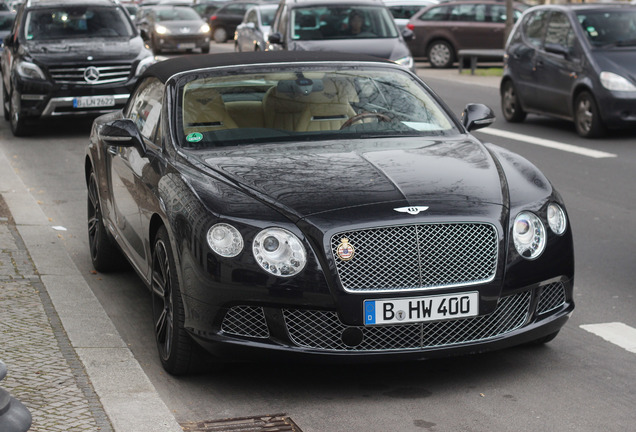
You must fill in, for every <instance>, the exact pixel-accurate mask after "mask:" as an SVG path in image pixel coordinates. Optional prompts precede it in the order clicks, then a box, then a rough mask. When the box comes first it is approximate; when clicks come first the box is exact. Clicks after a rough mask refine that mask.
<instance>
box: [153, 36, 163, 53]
mask: <svg viewBox="0 0 636 432" xmlns="http://www.w3.org/2000/svg"><path fill="white" fill-rule="evenodd" d="M150 47H151V48H152V53H153V54H154V55H159V54H161V52H162V51H161V48H159V43H158V42H157V41H156V40H155V38H154V36H153V37H152V38H151V39H150Z"/></svg>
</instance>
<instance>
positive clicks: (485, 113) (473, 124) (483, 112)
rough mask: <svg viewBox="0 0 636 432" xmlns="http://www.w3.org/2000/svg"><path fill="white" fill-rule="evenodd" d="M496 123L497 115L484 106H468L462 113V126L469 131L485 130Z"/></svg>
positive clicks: (472, 104)
mask: <svg viewBox="0 0 636 432" xmlns="http://www.w3.org/2000/svg"><path fill="white" fill-rule="evenodd" d="M494 122H495V113H494V112H493V111H492V110H491V109H490V108H488V107H487V106H486V105H483V104H474V103H471V104H468V105H466V108H464V112H462V124H463V125H464V127H465V128H466V130H467V131H469V132H470V131H474V130H477V129H481V128H485V127H487V126H490V125H491V124H493V123H494Z"/></svg>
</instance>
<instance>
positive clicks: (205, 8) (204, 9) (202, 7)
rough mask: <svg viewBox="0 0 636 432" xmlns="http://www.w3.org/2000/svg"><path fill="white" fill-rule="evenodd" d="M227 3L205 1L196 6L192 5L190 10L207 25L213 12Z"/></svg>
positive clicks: (225, 1) (224, 1) (213, 0)
mask: <svg viewBox="0 0 636 432" xmlns="http://www.w3.org/2000/svg"><path fill="white" fill-rule="evenodd" d="M227 2H228V0H219V1H216V0H207V1H203V2H197V3H196V4H194V5H192V9H194V10H195V11H196V13H198V14H199V16H200V17H201V18H203V19H204V20H205V22H207V23H208V24H209V23H210V17H211V16H212V15H214V12H216V11H217V10H218V9H219V8H220V7H221V6H223V5H224V4H226V3H227Z"/></svg>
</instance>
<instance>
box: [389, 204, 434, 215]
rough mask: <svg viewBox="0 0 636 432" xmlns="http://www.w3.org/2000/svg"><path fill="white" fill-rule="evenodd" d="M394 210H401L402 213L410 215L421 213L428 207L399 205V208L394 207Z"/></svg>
mask: <svg viewBox="0 0 636 432" xmlns="http://www.w3.org/2000/svg"><path fill="white" fill-rule="evenodd" d="M393 210H395V211H397V212H400V213H408V214H410V215H416V214H419V213H420V212H423V211H426V210H428V207H426V206H409V207H398V208H394V209H393Z"/></svg>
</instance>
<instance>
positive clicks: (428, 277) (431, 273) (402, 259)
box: [331, 223, 499, 292]
mask: <svg viewBox="0 0 636 432" xmlns="http://www.w3.org/2000/svg"><path fill="white" fill-rule="evenodd" d="M343 239H347V240H348V242H349V244H350V245H351V246H353V248H354V256H353V258H352V259H350V260H348V261H344V260H341V259H340V258H339V257H338V254H337V251H338V246H339V245H340V244H341V243H342V240H343ZM331 252H332V256H333V259H334V261H335V263H336V269H337V271H338V276H339V278H340V283H341V284H342V287H343V288H344V290H345V291H348V292H391V291H404V290H423V289H432V288H444V287H452V286H460V285H474V284H479V283H485V282H490V281H492V280H493V279H494V278H495V273H496V271H497V257H498V252H499V246H498V236H497V229H496V228H495V227H494V226H493V225H491V224H487V223H427V224H413V225H398V226H389V227H381V228H371V229H365V230H359V231H347V232H340V233H337V234H334V235H333V236H332V237H331Z"/></svg>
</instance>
